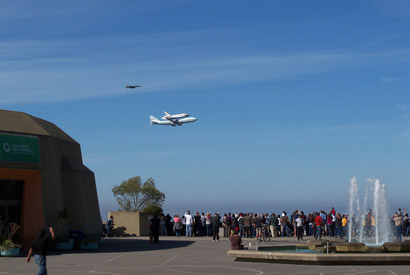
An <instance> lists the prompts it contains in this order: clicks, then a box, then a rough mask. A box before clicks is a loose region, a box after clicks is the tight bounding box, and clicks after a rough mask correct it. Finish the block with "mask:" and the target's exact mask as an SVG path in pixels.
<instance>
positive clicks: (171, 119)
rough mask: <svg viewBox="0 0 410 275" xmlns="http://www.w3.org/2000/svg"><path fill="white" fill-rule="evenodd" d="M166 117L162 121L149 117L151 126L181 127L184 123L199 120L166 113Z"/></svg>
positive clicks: (183, 115) (185, 115) (183, 114)
mask: <svg viewBox="0 0 410 275" xmlns="http://www.w3.org/2000/svg"><path fill="white" fill-rule="evenodd" d="M164 114H165V116H163V117H162V120H159V119H157V118H156V117H154V116H149V121H150V124H151V125H153V124H158V125H171V126H181V125H182V124H184V123H190V122H195V121H197V120H198V119H197V118H195V117H192V116H189V115H188V114H185V113H182V114H176V115H170V114H168V113H167V112H165V111H164Z"/></svg>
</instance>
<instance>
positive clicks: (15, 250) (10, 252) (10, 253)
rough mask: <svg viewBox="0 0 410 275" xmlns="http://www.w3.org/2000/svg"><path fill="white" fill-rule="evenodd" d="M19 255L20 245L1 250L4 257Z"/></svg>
mask: <svg viewBox="0 0 410 275" xmlns="http://www.w3.org/2000/svg"><path fill="white" fill-rule="evenodd" d="M18 255H20V248H18V247H15V248H8V249H2V250H1V256H3V257H17V256H18Z"/></svg>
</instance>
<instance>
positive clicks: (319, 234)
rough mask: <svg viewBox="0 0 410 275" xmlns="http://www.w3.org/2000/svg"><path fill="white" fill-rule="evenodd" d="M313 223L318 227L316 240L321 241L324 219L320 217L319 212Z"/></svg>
mask: <svg viewBox="0 0 410 275" xmlns="http://www.w3.org/2000/svg"><path fill="white" fill-rule="evenodd" d="M313 222H314V224H315V226H316V235H315V239H316V240H320V239H321V238H322V217H321V216H320V214H319V212H316V217H315V219H314V220H313Z"/></svg>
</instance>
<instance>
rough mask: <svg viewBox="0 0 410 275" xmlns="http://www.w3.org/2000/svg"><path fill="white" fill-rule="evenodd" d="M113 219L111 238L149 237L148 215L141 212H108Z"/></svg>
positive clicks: (149, 216)
mask: <svg viewBox="0 0 410 275" xmlns="http://www.w3.org/2000/svg"><path fill="white" fill-rule="evenodd" d="M110 216H113V217H114V230H113V231H112V235H113V236H149V226H150V224H151V221H150V219H151V217H152V215H150V214H145V213H142V212H122V211H115V212H108V217H110Z"/></svg>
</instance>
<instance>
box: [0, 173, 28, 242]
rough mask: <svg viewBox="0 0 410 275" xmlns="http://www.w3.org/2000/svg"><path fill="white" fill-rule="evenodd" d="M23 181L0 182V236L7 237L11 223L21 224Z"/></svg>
mask: <svg viewBox="0 0 410 275" xmlns="http://www.w3.org/2000/svg"><path fill="white" fill-rule="evenodd" d="M23 186H24V181H18V180H0V236H3V237H7V235H8V233H9V226H10V224H11V223H17V224H21V221H20V217H21V201H22V198H23Z"/></svg>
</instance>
